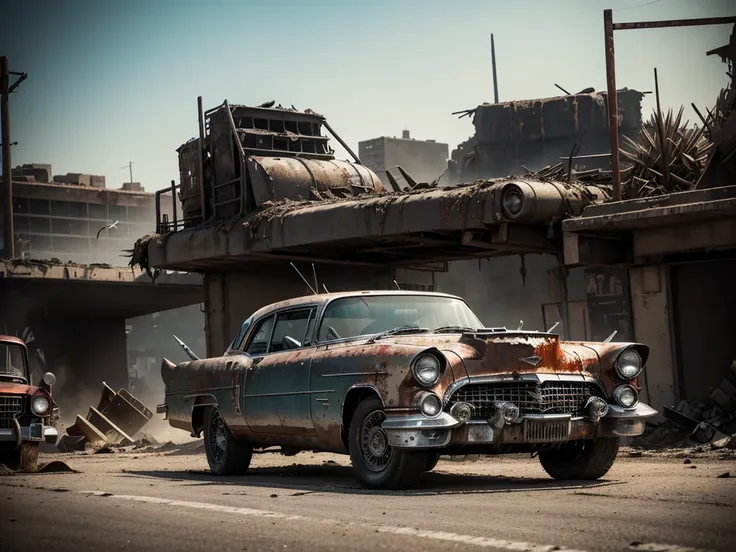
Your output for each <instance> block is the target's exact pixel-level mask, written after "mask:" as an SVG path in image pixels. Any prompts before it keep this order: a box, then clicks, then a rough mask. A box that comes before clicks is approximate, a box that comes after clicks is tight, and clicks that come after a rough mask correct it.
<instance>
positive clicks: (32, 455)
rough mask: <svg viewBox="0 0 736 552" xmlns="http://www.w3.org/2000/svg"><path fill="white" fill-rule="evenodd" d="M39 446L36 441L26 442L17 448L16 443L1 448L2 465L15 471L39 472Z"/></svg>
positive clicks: (0, 460)
mask: <svg viewBox="0 0 736 552" xmlns="http://www.w3.org/2000/svg"><path fill="white" fill-rule="evenodd" d="M38 451H39V446H38V442H36V441H24V442H22V443H21V444H20V446H19V447H17V448H16V446H15V443H12V444H11V443H3V444H2V446H0V464H3V465H5V466H6V467H8V468H10V469H11V470H13V471H22V472H36V471H38Z"/></svg>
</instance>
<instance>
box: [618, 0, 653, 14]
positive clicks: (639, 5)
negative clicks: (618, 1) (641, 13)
mask: <svg viewBox="0 0 736 552" xmlns="http://www.w3.org/2000/svg"><path fill="white" fill-rule="evenodd" d="M661 1H662V0H651V2H644V3H643V4H637V5H636V6H628V7H626V8H618V9H615V10H611V11H615V12H620V11H627V10H635V9H638V8H643V7H644V6H651V5H652V4H658V3H659V2H661Z"/></svg>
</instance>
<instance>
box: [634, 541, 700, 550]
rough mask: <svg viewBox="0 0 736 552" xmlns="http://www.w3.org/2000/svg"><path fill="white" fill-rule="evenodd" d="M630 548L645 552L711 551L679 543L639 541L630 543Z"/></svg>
mask: <svg viewBox="0 0 736 552" xmlns="http://www.w3.org/2000/svg"><path fill="white" fill-rule="evenodd" d="M629 550H640V551H643V552H711V551H710V550H706V549H704V548H691V547H689V546H680V545H678V544H663V543H660V542H637V543H631V544H630V545H629Z"/></svg>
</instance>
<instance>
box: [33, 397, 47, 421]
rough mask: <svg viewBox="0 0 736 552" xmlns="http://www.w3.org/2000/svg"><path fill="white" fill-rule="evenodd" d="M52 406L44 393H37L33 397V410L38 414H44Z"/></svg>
mask: <svg viewBox="0 0 736 552" xmlns="http://www.w3.org/2000/svg"><path fill="white" fill-rule="evenodd" d="M50 408H51V402H50V401H49V399H48V398H47V397H46V396H44V395H36V396H35V397H33V398H32V399H31V410H32V411H33V413H34V414H35V415H36V416H43V415H44V414H46V413H47V412H48V411H49V409H50Z"/></svg>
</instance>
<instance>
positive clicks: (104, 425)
mask: <svg viewBox="0 0 736 552" xmlns="http://www.w3.org/2000/svg"><path fill="white" fill-rule="evenodd" d="M87 420H88V421H89V423H90V424H92V425H93V426H95V428H97V429H98V430H99V431H100V433H102V434H103V435H104V436H105V439H106V441H107V442H108V443H112V444H115V445H132V444H133V442H134V441H133V439H132V437H130V436H129V435H128V434H127V433H125V431H123V430H122V429H120V428H119V427H118V426H117V425H116V424H115V423H113V421H112V420H110V419H109V418H108V417H107V416H105V415H104V414H103V413H102V412H100V411H99V410H97V409H96V408H95V407H94V406H90V407H89V413H88V414H87Z"/></svg>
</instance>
